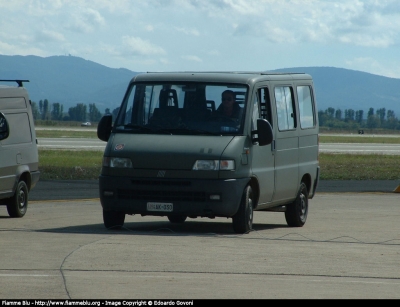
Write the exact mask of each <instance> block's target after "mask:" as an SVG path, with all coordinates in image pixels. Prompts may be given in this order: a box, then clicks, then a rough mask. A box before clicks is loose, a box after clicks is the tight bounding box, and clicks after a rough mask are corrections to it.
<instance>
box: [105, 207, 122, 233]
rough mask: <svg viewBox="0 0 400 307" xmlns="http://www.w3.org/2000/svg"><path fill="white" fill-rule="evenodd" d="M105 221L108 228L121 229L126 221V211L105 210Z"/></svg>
mask: <svg viewBox="0 0 400 307" xmlns="http://www.w3.org/2000/svg"><path fill="white" fill-rule="evenodd" d="M103 221H104V226H105V227H106V228H107V229H111V228H112V229H120V228H121V227H122V226H123V225H124V222H125V213H123V212H118V211H106V210H103Z"/></svg>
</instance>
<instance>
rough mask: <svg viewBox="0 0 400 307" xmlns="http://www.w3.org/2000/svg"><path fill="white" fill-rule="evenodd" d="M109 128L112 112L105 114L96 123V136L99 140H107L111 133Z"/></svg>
mask: <svg viewBox="0 0 400 307" xmlns="http://www.w3.org/2000/svg"><path fill="white" fill-rule="evenodd" d="M111 129H112V114H106V115H104V116H103V117H102V118H101V119H100V121H99V124H98V125H97V137H98V138H99V139H100V140H102V141H104V142H107V141H108V139H109V138H110V135H111Z"/></svg>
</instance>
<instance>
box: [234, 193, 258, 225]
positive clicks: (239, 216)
mask: <svg viewBox="0 0 400 307" xmlns="http://www.w3.org/2000/svg"><path fill="white" fill-rule="evenodd" d="M253 197H254V196H253V190H252V188H251V186H247V187H246V188H245V189H244V191H243V194H242V199H241V201H240V206H239V210H238V211H237V212H236V214H235V215H234V216H233V217H232V224H233V230H234V231H235V232H236V233H247V232H249V231H250V230H252V229H253Z"/></svg>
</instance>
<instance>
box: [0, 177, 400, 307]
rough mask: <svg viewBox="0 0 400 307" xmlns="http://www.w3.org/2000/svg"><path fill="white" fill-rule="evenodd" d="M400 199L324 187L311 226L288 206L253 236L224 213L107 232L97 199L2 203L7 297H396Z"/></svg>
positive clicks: (136, 223) (3, 291)
mask: <svg viewBox="0 0 400 307" xmlns="http://www.w3.org/2000/svg"><path fill="white" fill-rule="evenodd" d="M43 183H44V182H42V184H43ZM49 186H52V185H51V184H50V185H49ZM66 186H69V188H66ZM79 186H80V184H79V183H76V184H75V185H73V184H67V183H64V184H61V185H60V186H59V187H58V188H59V189H63V190H64V192H65V191H68V190H72V189H73V187H79ZM93 186H94V187H95V186H96V185H95V184H93ZM53 187H54V185H53ZM82 190H84V189H82ZM37 191H40V186H39V187H38V190H37ZM55 192H57V191H55ZM78 195H79V194H78ZM86 195H87V196H90V195H88V194H86ZM399 205H400V202H399V195H398V194H395V193H377V192H374V193H352V192H346V193H326V192H321V193H319V194H317V195H316V196H315V197H314V198H313V199H312V200H310V207H309V213H308V218H307V222H306V224H305V225H304V226H303V227H288V226H287V224H286V221H285V218H284V213H282V212H256V213H255V215H254V223H253V229H252V231H250V232H249V233H246V234H243V235H238V234H235V233H234V231H233V227H232V220H231V219H226V218H215V219H207V218H197V219H188V220H187V221H185V222H184V223H183V224H172V223H170V222H169V221H168V219H167V218H166V217H151V216H145V217H142V216H140V215H139V216H137V215H135V216H127V217H126V219H125V224H124V227H123V228H122V229H119V230H108V229H106V228H105V227H104V225H103V219H102V210H101V206H100V202H99V200H98V199H89V200H64V201H55V200H40V201H31V202H30V203H29V208H28V211H27V213H26V215H25V216H24V217H23V218H9V217H8V215H7V210H6V208H5V207H0V246H1V253H0V297H1V299H2V300H5V299H9V300H12V299H41V300H43V299H46V300H47V299H49V300H51V299H59V300H63V301H64V302H65V301H66V300H81V301H82V300H86V299H92V300H100V299H103V300H107V299H110V300H114V299H118V300H128V303H131V302H132V301H133V302H135V301H136V300H145V302H146V306H148V305H149V306H150V304H149V302H150V301H151V303H152V304H153V305H156V303H155V302H159V301H160V300H163V301H164V302H166V303H168V302H171V300H173V303H174V304H175V305H176V306H178V305H181V304H179V303H178V302H177V301H178V300H179V301H181V302H182V300H187V301H188V302H189V303H191V302H192V301H191V300H196V299H395V300H398V299H400V257H399V250H400V249H399V247H400V223H399V216H400V207H399ZM46 302H47V301H46ZM121 303H122V302H121ZM198 303H204V302H196V301H194V303H193V305H198ZM83 304H85V302H83ZM125 304H126V302H125ZM36 305H37V304H36ZM159 305H160V304H159Z"/></svg>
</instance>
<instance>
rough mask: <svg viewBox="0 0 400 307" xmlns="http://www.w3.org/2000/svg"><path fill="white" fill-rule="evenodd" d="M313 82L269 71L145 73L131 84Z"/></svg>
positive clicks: (301, 76) (297, 75)
mask: <svg viewBox="0 0 400 307" xmlns="http://www.w3.org/2000/svg"><path fill="white" fill-rule="evenodd" d="M288 79H290V80H312V77H311V76H310V75H309V74H306V73H299V72H269V71H176V72H145V73H140V74H138V75H136V76H135V77H133V78H132V81H131V82H145V81H147V82H156V81H160V82H167V81H172V82H174V81H194V82H232V83H242V84H243V83H256V82H258V81H272V80H288Z"/></svg>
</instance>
